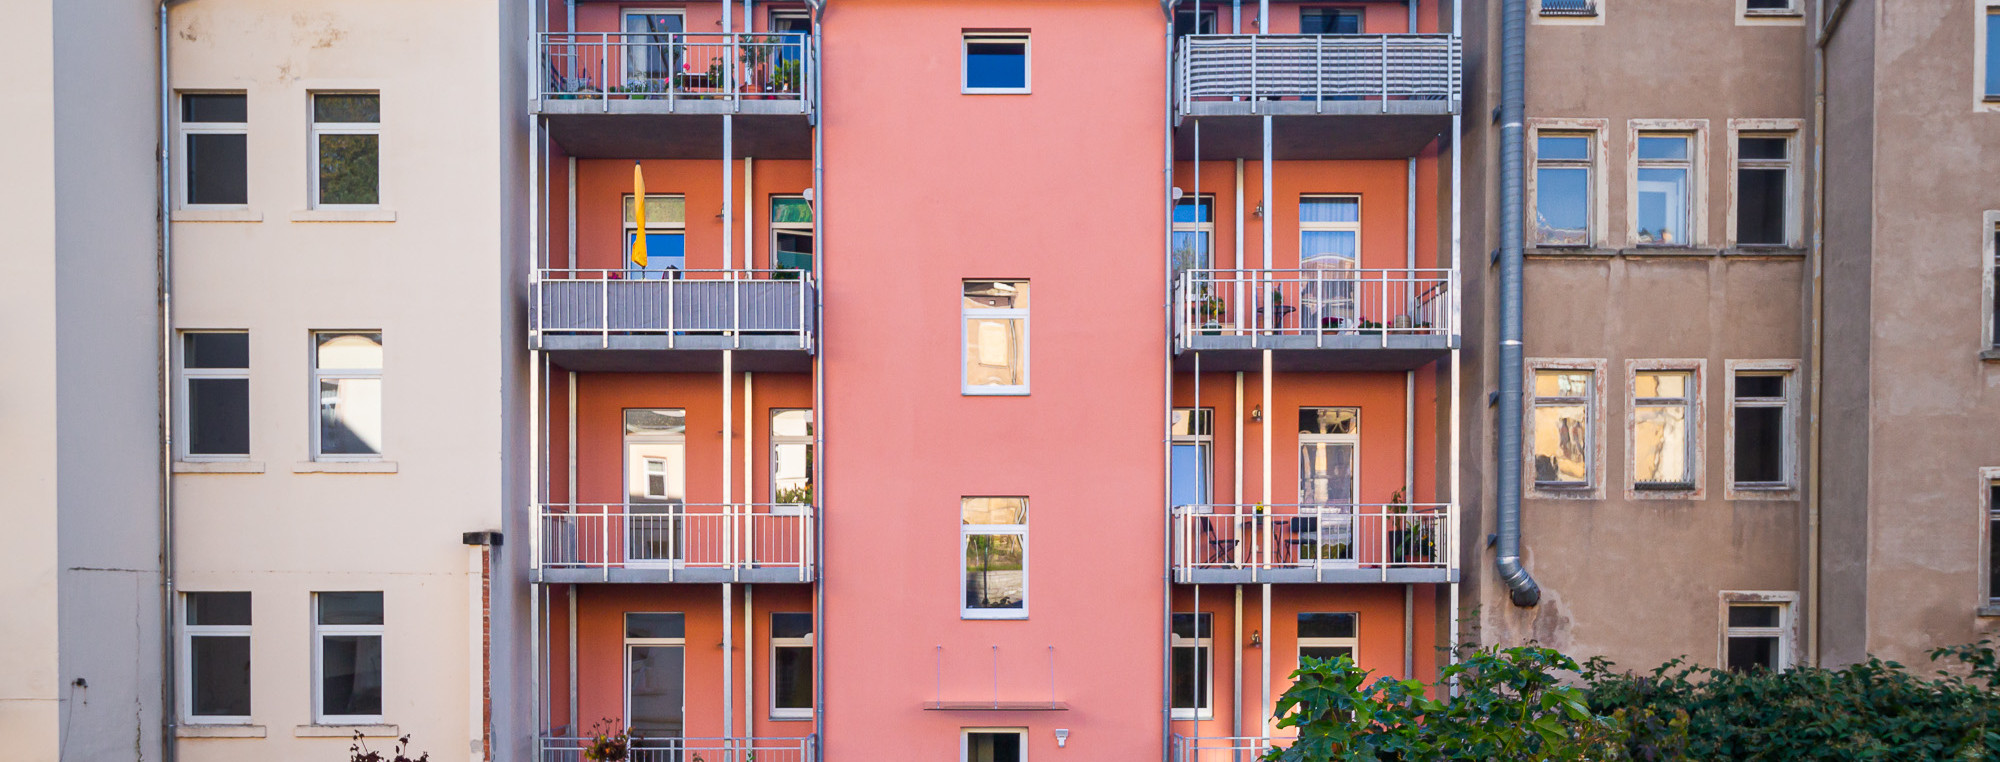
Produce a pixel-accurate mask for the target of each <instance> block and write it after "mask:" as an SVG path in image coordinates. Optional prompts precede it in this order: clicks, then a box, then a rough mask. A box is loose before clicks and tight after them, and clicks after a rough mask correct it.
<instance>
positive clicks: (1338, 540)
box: [1170, 503, 1458, 582]
mask: <svg viewBox="0 0 2000 762" xmlns="http://www.w3.org/2000/svg"><path fill="white" fill-rule="evenodd" d="M1260 507H1261V508H1262V509H1263V510H1259V508H1260ZM1170 515H1171V525H1172V529H1171V531H1172V533H1173V546H1174V547H1173V559H1172V563H1173V568H1174V571H1175V573H1176V575H1179V578H1181V579H1183V580H1185V579H1186V578H1187V575H1188V574H1190V573H1191V572H1193V571H1195V570H1211V571H1213V570H1222V571H1239V572H1249V573H1251V574H1253V575H1259V576H1261V575H1262V574H1263V573H1266V572H1271V571H1278V570H1304V569H1309V570H1312V571H1313V573H1314V574H1315V575H1317V576H1323V575H1324V574H1325V573H1326V572H1329V571H1335V570H1366V571H1369V572H1372V573H1374V574H1376V575H1379V577H1380V579H1381V580H1382V581H1384V582H1387V581H1389V579H1390V578H1389V573H1390V571H1391V570H1395V569H1421V570H1442V571H1448V572H1449V571H1455V570H1457V568H1458V522H1457V517H1458V508H1457V506H1456V505H1454V504H1451V503H1366V504H1361V503H1326V504H1313V503H1305V504H1299V503H1293V504H1277V505H1265V506H1256V505H1250V504H1224V505H1214V504H1198V505H1180V506H1175V507H1174V508H1173V509H1172V511H1170ZM1300 521H1304V522H1306V523H1304V524H1301V523H1299V522H1300ZM1350 573H1351V572H1350ZM1348 581H1352V580H1351V579H1350V580H1348Z"/></svg>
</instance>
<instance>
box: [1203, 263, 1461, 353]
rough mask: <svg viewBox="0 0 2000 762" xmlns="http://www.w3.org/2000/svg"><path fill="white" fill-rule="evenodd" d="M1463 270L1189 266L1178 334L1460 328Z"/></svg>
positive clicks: (1384, 341)
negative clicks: (1457, 301)
mask: <svg viewBox="0 0 2000 762" xmlns="http://www.w3.org/2000/svg"><path fill="white" fill-rule="evenodd" d="M1456 283H1457V274H1456V273H1454V272H1453V271H1451V270H1449V269H1416V270H1360V269H1346V268H1328V269H1303V270H1183V271H1181V274H1180V278H1179V280H1178V281H1177V282H1176V283H1175V284H1174V301H1175V304H1176V305H1177V306H1178V309H1177V311H1176V312H1175V316H1176V317H1175V321H1174V338H1175V341H1176V342H1178V343H1179V345H1180V346H1181V347H1182V348H1185V347H1186V346H1187V343H1188V339H1189V337H1192V336H1195V335H1197V334H1201V335H1212V336H1258V337H1266V336H1310V337H1318V338H1324V337H1338V336H1360V337H1368V338H1370V339H1375V340H1378V341H1379V342H1380V343H1381V345H1382V346H1385V347H1386V346H1388V345H1389V337H1391V336H1446V337H1449V336H1453V335H1455V334H1456V333H1457V330H1458V326H1457V305H1456V304H1455V299H1456V297H1457V293H1456V292H1457V289H1456V288H1454V286H1455V285H1456Z"/></svg>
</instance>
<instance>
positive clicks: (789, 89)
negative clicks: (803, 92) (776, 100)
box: [771, 59, 801, 94]
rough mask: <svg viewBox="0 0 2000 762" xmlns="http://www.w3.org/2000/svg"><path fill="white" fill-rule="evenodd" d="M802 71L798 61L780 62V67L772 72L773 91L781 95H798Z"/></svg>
mask: <svg viewBox="0 0 2000 762" xmlns="http://www.w3.org/2000/svg"><path fill="white" fill-rule="evenodd" d="M800 70H801V67H800V66H799V61H798V59H789V60H784V61H779V62H778V67H777V68H776V69H773V70H772V71H771V90H772V91H773V92H779V93H791V94H797V93H798V92H799V82H800V80H799V75H800V73H801V71H800Z"/></svg>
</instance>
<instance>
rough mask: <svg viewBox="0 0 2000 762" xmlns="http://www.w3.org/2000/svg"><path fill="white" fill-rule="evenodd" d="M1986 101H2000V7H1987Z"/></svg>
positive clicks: (1990, 5) (1991, 5) (1989, 5)
mask: <svg viewBox="0 0 2000 762" xmlns="http://www.w3.org/2000/svg"><path fill="white" fill-rule="evenodd" d="M1985 94H1986V100H1988V101H2000V5H1994V4H1991V3H1989V4H1988V5H1987V6H1986V90H1985Z"/></svg>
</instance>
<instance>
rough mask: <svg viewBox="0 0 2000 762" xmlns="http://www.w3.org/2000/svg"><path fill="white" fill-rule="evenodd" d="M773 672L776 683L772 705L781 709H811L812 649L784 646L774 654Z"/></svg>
mask: <svg viewBox="0 0 2000 762" xmlns="http://www.w3.org/2000/svg"><path fill="white" fill-rule="evenodd" d="M771 658H772V661H773V662H774V663H773V664H772V665H771V672H772V675H773V678H772V679H774V680H775V681H776V683H777V684H776V685H774V686H773V691H772V694H773V695H772V696H771V705H772V706H775V707H777V708H779V709H811V708H812V705H813V704H812V695H813V665H812V649H811V648H800V647H793V646H783V647H780V648H777V649H775V653H773V654H772V657H771Z"/></svg>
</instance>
